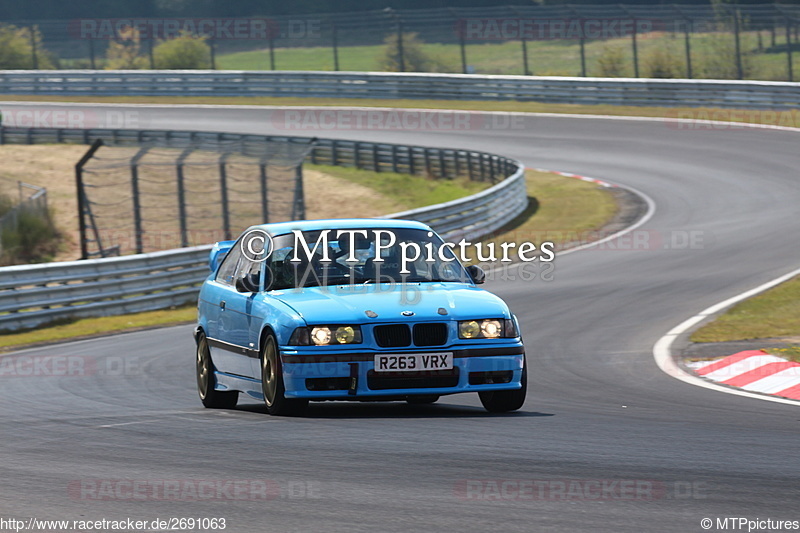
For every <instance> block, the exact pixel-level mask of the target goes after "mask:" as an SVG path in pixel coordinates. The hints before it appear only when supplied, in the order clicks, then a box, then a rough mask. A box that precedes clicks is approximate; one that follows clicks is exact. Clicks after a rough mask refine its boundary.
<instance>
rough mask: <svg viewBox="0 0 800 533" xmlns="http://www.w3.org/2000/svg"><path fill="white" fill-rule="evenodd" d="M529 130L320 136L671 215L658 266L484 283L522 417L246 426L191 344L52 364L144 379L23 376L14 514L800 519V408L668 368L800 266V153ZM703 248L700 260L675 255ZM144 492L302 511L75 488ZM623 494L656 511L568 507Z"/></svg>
mask: <svg viewBox="0 0 800 533" xmlns="http://www.w3.org/2000/svg"><path fill="white" fill-rule="evenodd" d="M2 107H3V109H4V110H5V109H10V108H13V107H19V106H14V105H6V104H3V106H2ZM89 108H90V106H87V107H86V109H89ZM91 109H94V110H95V111H96V110H97V109H98V107H97V106H91ZM135 111H137V112H138V113H139V117H140V119H141V120H142V121H143V122H146V126H143V127H147V128H151V129H165V128H172V129H199V130H222V131H233V132H258V133H274V132H279V133H284V134H286V133H288V134H297V135H314V132H310V131H289V132H287V131H285V130H276V129H275V127H274V125H273V124H274V122H273V121H272V120H271V118H270V114H271V113H272V111H270V110H254V109H218V108H216V109H214V108H206V109H200V110H198V109H191V108H167V107H165V108H158V109H151V108H147V107H137V108H136V109H135ZM520 124H521V127H517V128H512V129H508V128H506V129H494V130H482V129H475V130H467V131H399V130H398V131H357V130H351V131H321V132H318V133H316V134H318V135H319V136H321V137H334V136H339V137H342V138H352V139H364V140H367V139H369V140H375V139H378V138H380V139H385V140H386V141H388V142H391V141H402V142H407V143H411V144H420V145H431V146H442V147H445V146H446V147H456V148H474V149H481V150H486V151H489V152H494V153H498V154H503V155H507V156H511V157H515V158H518V159H520V160H522V161H523V162H524V163H525V164H526V165H528V166H534V167H544V168H551V169H556V170H564V171H569V172H575V173H579V174H587V175H590V176H593V177H598V178H603V179H607V180H609V181H612V182H616V183H619V184H622V185H629V186H632V187H634V188H636V189H638V190H640V191H642V192H643V193H645V194H646V195H648V196H649V197H650V198H652V199H653V200H654V201H655V204H656V210H655V213H654V215H653V217H652V219H651V220H650V221H649V222H647V223H646V224H645V225H644V226H643V227H642V228H641V230H645V231H647V235H648V237H647V238H649V239H650V240H649V242H650V243H651V246H648V247H647V248H648V249H639V250H630V249H627V250H625V249H622V250H621V249H617V248H619V247H620V246H613V245H614V244H615V243H614V242H612V243H610V245H611V246H613V247H614V248H615V249H610V248H611V246H606V247H604V249H593V248H589V249H586V250H582V251H578V252H576V253H572V254H568V255H564V256H561V257H559V258H557V259H556V270H555V279H554V280H553V281H549V282H543V281H541V280H539V279H537V280H534V281H524V280H506V281H503V280H495V281H491V282H489V283H487V285H485V287H486V288H487V289H489V290H491V291H493V292H496V293H497V294H499V295H500V296H502V297H504V298H505V299H506V301H507V302H508V303H509V305H510V306H511V308H512V310H513V311H514V312H516V314H517V315H518V316H519V318H520V320H521V323H522V328H523V333H524V336H525V339H526V346H527V350H528V363H529V365H530V366H529V374H530V377H529V379H530V383H529V386H528V400H527V403H526V405H525V407H524V408H523V410H522V411H521V412H519V413H515V414H510V415H503V416H493V415H489V414H487V413H485V412H484V411H483V409H482V408H481V406H480V404H479V402H478V398H477V396H475V397H473V396H472V395H461V396H452V397H446V398H443V399H442V400H440V402H439V403H438V404H436V405H432V406H419V407H412V406H407V405H405V404H400V403H395V404H345V403H341V404H336V403H327V404H312V407H311V409H310V411H309V415H308V416H307V417H305V418H295V419H291V418H277V417H270V416H268V415H266V414H265V409H264V408H263V407H262V406H261V405H259V403H258V402H255V401H250V400H244V399H243V401H242V403H241V404H240V407H239V408H238V409H237V410H235V411H211V410H206V409H203V407H202V406H201V404H200V401H199V400H198V398H197V394H196V392H195V378H194V366H193V365H194V363H193V356H194V354H193V349H194V345H193V341H192V338H191V327H188V326H184V327H177V328H167V329H159V330H154V331H147V332H137V333H130V334H124V335H117V336H111V337H105V338H99V339H95V340H89V341H81V342H72V343H64V344H62V345H59V346H52V347H48V348H38V349H32V350H28V351H25V352H19V353H17V354H14V355H17V356H18V355H23V354H24V355H52V356H77V357H85V358H86V360H87V361H93V362H94V364H96V365H97V367H98V368H118V366H119V363H120V362H122V361H125V362H127V364H128V367H126V368H124V369H123V370H120V371H119V372H113V371H112V372H95V373H93V375H91V376H84V377H58V378H51V377H41V376H39V377H30V378H24V377H19V378H18V379H9V378H5V379H3V382H2V386H0V405H1V406H2V408H0V428H2V450H3V460H2V465H3V469H2V476H0V511H2V512H1V513H0V514H2V515H5V516H18V517H39V518H52V519H56V518H61V519H90V518H91V519H99V518H103V517H105V518H127V517H131V518H134V519H140V520H152V519H154V518H169V517H225V518H226V519H227V524H228V528H227V530H228V531H254V532H255V531H270V532H271V531H452V532H455V531H495V530H497V531H608V532H641V531H678V532H691V531H703V529H702V528H701V519H703V518H711V519H712V520H714V519H716V518H717V517H745V518H749V519H753V520H754V519H756V518H760V519H767V518H771V519H773V520H777V519H789V520H800V506H799V505H798V501H800V460H798V458H797V449H798V448H797V446H798V445H797V443H798V434H799V433H800V410H798V407H797V406H794V405H782V404H777V403H773V402H768V401H762V400H756V399H751V398H743V397H738V396H734V395H730V394H724V393H721V392H717V391H711V390H706V389H703V388H700V387H695V386H692V385H689V384H686V383H683V382H680V381H678V380H676V379H674V378H672V377H669V376H667V375H666V374H664V373H662V372H661V371H660V370H659V369H658V367H657V366H656V364H655V362H654V360H653V354H652V348H653V344H654V343H655V342H656V341H657V340H658V338H659V337H661V336H662V335H664V334H665V333H666V332H667V331H669V330H670V329H671V328H672V327H674V326H675V325H676V324H678V323H679V322H681V321H683V320H684V319H686V318H688V317H690V316H692V315H694V314H695V313H696V312H698V311H700V310H702V309H704V308H706V307H708V306H710V305H712V304H714V303H716V302H718V301H721V300H723V299H726V298H728V297H730V296H733V295H735V294H738V293H740V292H742V291H744V290H747V289H750V288H752V287H755V286H757V285H759V284H761V283H763V282H765V281H768V280H770V279H772V278H775V277H777V276H779V275H781V274H784V273H786V272H789V271H791V270H793V269H795V268H797V267H798V266H800V253H798V244H800V241H798V237H797V236H798V235H800V216H798V215H799V214H800V209H799V208H798V206H800V181H799V179H800V178H798V175H797V171H798V169H799V168H800V151H798V150H797V146H798V140H800V137H799V136H798V134H797V133H792V132H788V131H776V130H765V129H734V130H730V129H710V130H705V131H690V130H687V129H679V128H677V127H675V125H674V124H673V125H671V126H670V125H667V124H665V123H662V122H657V121H636V120H606V119H591V118H570V117H542V116H529V117H526V118H524V119H522V121H521V123H520ZM531 192H532V193H535V191H531ZM306 193H307V194H315V192H314V191H306ZM687 232H694V233H693V235H695V236H696V239H697V240H696V241H695V244H696V245H695V246H694V247H691V248H685V247H684V248H681V249H671V248H670V247H667V248H665V246H664V244H665V243H666V244H667V245H669V244H670V243H671V242H672V241H671V239H673V238H682V236H684V235H687V234H688V233H687ZM674 236H677V237H674ZM617 244H619V243H617ZM623 248H624V246H623ZM3 357H8V356H3ZM106 363H108V364H106ZM123 479H124V480H147V481H148V482H150V483H155V482H157V480H162V481H163V480H200V479H205V480H254V479H259V480H270V482H274V483H276V484H277V486H279V487H280V489H281V491H282V492H281V495H280V496H278V497H276V498H275V499H272V500H269V501H264V500H263V499H261V500H256V501H249V500H245V499H241V498H232V499H225V501H210V502H209V501H202V502H197V501H194V502H193V501H152V500H151V499H145V500H144V501H139V500H135V499H131V498H127V499H126V498H121V499H119V498H113V497H112V498H110V500H109V501H97V500H95V499H92V497H91V495H89V496H86V495H85V494H83V493H81V492H80V491H79V490H77V491H76V490H75V487H76V486H80V485H79V484H80V482H81V480H84V481H86V480H90V481H91V480H123ZM468 480H479V481H482V482H483V483H481V484H478V485H476V484H472V485H468ZM488 480H494V481H497V482H498V483H500V482H503V481H506V482H508V481H510V482H511V483H506V485H498V486H503V487H505V488H506V493H504V494H500V496H499V498H498V497H497V495H498V493H494V494H495V496H496V497H495V498H494V499H492V500H488V501H487V500H479V499H475V497H474V495H475V494H479V493H476V492H473V493H470V492H469V490H466V491H465V487H475V486H478V487H483V489H481V490H484V489H486V488H487V487H490V486H491V485H490V484H488V483H486V482H487V481H488ZM603 480H606V482H610V481H618V482H620V483H623V482H625V483H628V484H631V483H632V484H634V486H636V487H640V488H641V487H645V492H644V493H642V494H640V496H639V497H636V496H634V497H630V494H628V497H623V498H615V497H604V498H593V497H592V495H591V494H588V492H587V493H584V496H583V497H577V496H576V495H574V494H573V495H572V497H569V498H563V497H561V496H560V495H559V494H558V490H557V489H558V487H559V486H562V487H563V486H565V487H567V489H569V487H572V490H581V488H586V487H588V486H591V485H589V483H590V482H591V481H600V482H603ZM517 481H527V482H529V483H530V482H533V481H535V482H537V483H539V484H538V485H535V487H546V489H545V496H544V497H537V496H536V495H537V493H536V492H533V497H530V496H527V497H526V496H525V495H523V496H522V497H517V496H516V495H515V493H514V487H515V485H514V483H515V482H517ZM571 481H576V482H578V483H577V484H575V483H573V484H571V483H570V482H571ZM562 482H563V484H562V485H559V483H562ZM76 483H77V484H78V485H76ZM576 487H577V488H576ZM648 487H649V488H651V489H652V491H649V489H647V488H648ZM476 490H477V489H476ZM486 490H488V489H486ZM612 492H613V491H612ZM470 494H472V496H470ZM480 494H486V493H480ZM614 494H617V495H619V494H620V492H619V491H617V492H615V493H614ZM623 496H625V494H623Z"/></svg>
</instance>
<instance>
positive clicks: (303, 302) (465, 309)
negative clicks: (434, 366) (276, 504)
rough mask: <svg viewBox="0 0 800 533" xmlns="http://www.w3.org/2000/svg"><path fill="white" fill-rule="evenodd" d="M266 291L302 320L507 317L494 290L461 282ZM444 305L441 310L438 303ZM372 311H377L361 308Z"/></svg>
mask: <svg viewBox="0 0 800 533" xmlns="http://www.w3.org/2000/svg"><path fill="white" fill-rule="evenodd" d="M271 296H272V297H274V298H277V299H278V300H280V301H282V302H283V303H285V304H286V305H289V306H291V307H292V308H293V309H295V310H296V311H297V312H298V313H299V314H300V315H301V316H302V317H303V319H304V320H305V321H306V323H308V324H345V323H355V324H359V323H365V322H371V323H379V322H397V321H398V320H406V319H407V318H406V317H405V315H403V314H402V313H403V312H409V311H410V312H413V313H414V315H413V316H411V317H409V318H408V319H411V320H415V321H417V320H443V319H444V320H448V319H449V320H466V319H471V318H501V317H504V318H511V315H510V313H509V311H508V306H506V304H505V302H503V300H501V299H500V298H499V297H497V296H495V295H494V294H492V293H490V292H487V291H485V290H483V289H479V288H477V287H473V286H470V285H465V284H462V283H423V284H411V285H406V286H405V288H403V287H401V286H393V287H390V286H389V285H378V284H370V285H358V286H349V285H348V286H336V287H310V288H303V289H292V290H287V291H275V292H273V293H271ZM440 308H443V309H445V310H447V314H446V315H442V314H441V313H440V312H439V309H440ZM367 311H372V312H373V313H376V314H377V315H378V316H377V317H374V318H371V317H368V315H367V314H366V312H367Z"/></svg>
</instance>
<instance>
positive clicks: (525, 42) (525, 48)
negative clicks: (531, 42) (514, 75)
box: [522, 37, 531, 76]
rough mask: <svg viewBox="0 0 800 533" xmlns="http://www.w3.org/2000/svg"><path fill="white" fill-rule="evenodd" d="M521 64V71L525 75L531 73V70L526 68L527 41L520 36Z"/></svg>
mask: <svg viewBox="0 0 800 533" xmlns="http://www.w3.org/2000/svg"><path fill="white" fill-rule="evenodd" d="M522 66H523V73H524V74H525V75H526V76H530V75H531V71H530V70H529V69H528V41H527V40H526V39H525V37H522Z"/></svg>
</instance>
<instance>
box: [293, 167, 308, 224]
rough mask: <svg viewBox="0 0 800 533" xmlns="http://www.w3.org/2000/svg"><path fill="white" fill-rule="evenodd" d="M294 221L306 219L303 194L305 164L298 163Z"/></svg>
mask: <svg viewBox="0 0 800 533" xmlns="http://www.w3.org/2000/svg"><path fill="white" fill-rule="evenodd" d="M292 219H293V220H305V219H306V202H305V195H304V192H303V163H302V162H301V163H298V165H297V167H295V174H294V207H293V209H292Z"/></svg>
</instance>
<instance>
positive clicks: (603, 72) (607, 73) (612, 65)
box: [597, 44, 625, 78]
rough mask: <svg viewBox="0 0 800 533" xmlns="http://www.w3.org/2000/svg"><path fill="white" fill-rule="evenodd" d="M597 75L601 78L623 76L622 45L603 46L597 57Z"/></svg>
mask: <svg viewBox="0 0 800 533" xmlns="http://www.w3.org/2000/svg"><path fill="white" fill-rule="evenodd" d="M597 67H598V69H599V73H598V75H599V76H600V77H602V78H621V77H623V76H625V50H624V49H623V47H622V45H618V44H617V45H614V44H607V45H605V46H603V50H602V51H601V52H600V56H599V57H598V58H597Z"/></svg>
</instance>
